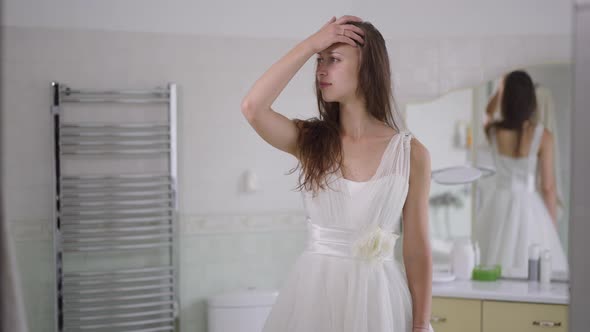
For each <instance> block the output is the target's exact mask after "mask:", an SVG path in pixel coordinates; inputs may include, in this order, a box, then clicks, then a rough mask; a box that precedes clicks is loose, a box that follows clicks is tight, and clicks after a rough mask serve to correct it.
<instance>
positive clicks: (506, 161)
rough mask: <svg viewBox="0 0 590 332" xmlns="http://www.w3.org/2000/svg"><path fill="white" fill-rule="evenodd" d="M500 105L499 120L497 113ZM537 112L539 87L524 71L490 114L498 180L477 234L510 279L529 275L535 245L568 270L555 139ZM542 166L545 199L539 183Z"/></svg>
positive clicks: (486, 256) (486, 258) (506, 82)
mask: <svg viewBox="0 0 590 332" xmlns="http://www.w3.org/2000/svg"><path fill="white" fill-rule="evenodd" d="M498 102H499V103H500V113H501V114H500V117H499V119H498V118H497V117H495V116H493V115H492V114H493V112H492V111H491V110H493V109H495V108H496V106H497V103H498ZM536 111H537V100H536V96H535V87H534V84H533V81H532V80H531V78H530V76H529V75H528V74H527V73H526V72H524V71H513V72H511V73H509V74H508V75H506V76H505V77H504V79H503V81H502V82H500V85H499V89H498V91H497V92H496V94H495V95H494V96H493V98H492V99H491V100H490V103H489V104H488V107H487V110H486V113H487V114H488V123H487V124H486V134H487V137H488V139H489V141H490V143H491V148H492V155H493V157H494V162H495V165H496V175H495V177H494V178H493V179H490V181H494V186H493V189H492V192H488V193H486V198H485V199H484V201H483V202H482V205H481V208H480V211H479V212H478V217H477V224H476V230H475V234H476V240H477V241H478V242H479V246H480V250H481V259H482V263H483V264H500V265H501V266H502V269H503V271H506V272H508V273H507V274H508V275H510V276H519V277H526V276H527V273H528V272H527V266H528V247H529V246H530V245H531V244H533V243H536V244H539V245H541V246H542V247H545V248H548V249H550V250H551V254H552V266H553V268H554V270H560V271H567V267H566V265H567V260H566V258H565V254H564V251H563V249H562V247H561V244H560V242H559V238H558V234H557V231H556V227H555V226H556V222H557V221H556V219H557V216H556V214H557V212H556V210H557V207H556V190H555V178H554V172H553V164H554V160H553V136H552V134H551V133H550V132H549V131H548V130H547V129H545V128H543V126H542V125H541V124H539V123H535V122H534V121H533V119H534V118H535V117H534V116H535V112H536ZM537 167H538V168H539V171H540V175H541V181H540V188H539V190H540V192H541V194H539V192H538V191H537V188H536V184H535V178H536V174H537Z"/></svg>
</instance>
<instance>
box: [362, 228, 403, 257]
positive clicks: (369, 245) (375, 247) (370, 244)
mask: <svg viewBox="0 0 590 332" xmlns="http://www.w3.org/2000/svg"><path fill="white" fill-rule="evenodd" d="M398 238H399V235H398V234H395V233H393V232H391V231H386V230H384V229H382V228H381V227H379V226H377V227H374V228H371V229H369V230H367V231H366V232H365V233H364V234H362V235H361V236H360V237H359V238H358V239H357V240H356V241H355V242H354V243H353V245H352V251H353V254H354V256H355V257H359V258H364V259H368V260H370V261H379V262H382V261H383V260H384V259H386V258H387V257H389V256H390V255H392V254H393V247H394V246H395V241H396V240H397V239H398Z"/></svg>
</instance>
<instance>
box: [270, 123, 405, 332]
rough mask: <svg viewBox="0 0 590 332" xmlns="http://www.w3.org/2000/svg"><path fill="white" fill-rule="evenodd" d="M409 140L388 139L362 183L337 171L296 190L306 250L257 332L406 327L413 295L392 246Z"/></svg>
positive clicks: (395, 331)
mask: <svg viewBox="0 0 590 332" xmlns="http://www.w3.org/2000/svg"><path fill="white" fill-rule="evenodd" d="M410 139H411V135H410V134H409V133H406V132H402V133H399V134H396V135H395V136H393V137H392V138H391V140H390V141H389V143H388V145H387V148H386V149H385V151H384V153H383V155H382V157H381V161H380V164H379V167H378V168H377V171H376V173H375V174H374V175H373V177H372V178H371V179H370V180H369V181H367V182H354V181H350V180H347V179H344V178H343V177H342V173H341V172H335V173H333V174H331V175H329V178H328V183H329V184H330V188H331V189H326V190H323V191H320V192H319V193H318V194H317V196H315V197H313V196H312V193H311V192H308V191H303V192H302V196H303V202H304V206H305V210H306V215H307V221H308V228H309V229H308V234H309V237H308V245H307V249H306V250H305V251H304V252H303V253H302V254H301V255H300V256H299V257H298V259H297V261H296V262H295V264H294V265H293V267H292V268H291V270H290V272H289V274H288V276H287V279H286V280H285V281H284V283H283V285H282V287H281V289H280V291H279V296H278V298H277V300H276V302H275V304H274V306H273V308H272V310H271V312H270V314H269V316H268V318H267V320H266V324H265V326H264V329H263V331H264V332H402V331H403V332H411V331H412V298H411V296H410V292H409V289H408V284H407V280H406V274H405V271H404V268H403V266H402V264H401V263H399V262H398V261H397V260H395V259H394V250H393V246H394V244H395V241H396V239H397V237H398V236H399V234H400V231H401V229H400V226H401V225H400V224H401V222H400V215H401V212H402V208H403V205H404V202H405V200H406V196H407V193H408V176H409V170H410Z"/></svg>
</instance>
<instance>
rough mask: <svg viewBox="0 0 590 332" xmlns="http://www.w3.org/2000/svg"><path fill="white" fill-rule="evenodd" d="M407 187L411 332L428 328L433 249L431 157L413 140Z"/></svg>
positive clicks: (406, 246) (405, 248)
mask: <svg viewBox="0 0 590 332" xmlns="http://www.w3.org/2000/svg"><path fill="white" fill-rule="evenodd" d="M410 147H411V153H410V165H411V167H410V187H409V190H408V197H407V198H406V202H405V205H404V209H403V229H404V237H403V239H404V240H403V241H404V243H403V259H404V265H405V267H406V275H407V278H408V286H409V288H410V293H411V294H412V312H413V319H414V322H413V326H414V329H413V330H414V331H416V332H417V331H425V330H424V328H426V331H427V330H428V327H429V325H430V310H431V304H432V250H431V248H430V235H429V232H428V196H429V195H430V154H429V153H428V150H427V149H426V148H425V147H424V145H422V144H421V143H420V142H418V141H417V140H416V139H412V141H411V146H410Z"/></svg>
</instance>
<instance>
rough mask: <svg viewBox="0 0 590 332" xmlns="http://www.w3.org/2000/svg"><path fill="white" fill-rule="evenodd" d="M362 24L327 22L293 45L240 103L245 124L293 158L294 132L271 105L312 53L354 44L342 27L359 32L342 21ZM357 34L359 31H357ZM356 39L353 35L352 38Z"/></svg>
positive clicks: (338, 21)
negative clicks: (341, 44)
mask: <svg viewBox="0 0 590 332" xmlns="http://www.w3.org/2000/svg"><path fill="white" fill-rule="evenodd" d="M350 21H362V20H361V19H360V18H357V17H354V16H343V17H341V18H339V19H338V20H336V18H335V17H333V18H332V19H330V21H328V23H326V24H325V25H324V26H323V27H322V28H321V29H320V30H319V31H318V32H316V33H315V34H313V35H312V36H310V37H309V38H307V39H305V40H304V41H302V42H300V43H299V44H297V45H296V46H295V47H294V48H293V49H291V50H290V51H289V53H287V54H286V55H285V56H283V57H282V58H281V59H280V60H279V61H277V62H276V63H274V64H273V65H272V66H271V67H270V68H269V69H268V70H267V71H266V72H265V73H264V74H263V75H262V76H261V77H260V78H259V79H258V80H257V81H256V82H255V83H254V85H253V86H252V88H250V91H249V92H248V94H247V95H246V96H245V97H244V99H243V100H242V105H241V106H242V107H241V108H242V113H243V114H244V116H245V117H246V119H247V120H248V123H250V125H251V126H252V127H253V128H254V130H256V132H257V133H258V135H260V137H262V138H263V139H264V140H265V141H266V142H268V143H269V144H270V145H272V146H274V147H276V148H277V149H279V150H282V151H285V152H288V153H290V154H292V155H294V156H295V157H297V135H298V129H297V127H296V125H295V123H294V122H293V120H289V119H288V118H287V117H285V116H284V115H282V114H280V113H277V112H275V111H274V110H273V109H272V108H271V106H272V104H273V102H274V101H275V100H276V99H277V97H278V96H279V94H280V93H281V92H282V91H283V89H284V88H285V87H286V86H287V84H288V83H289V81H290V80H291V79H292V78H293V76H295V74H296V73H297V71H299V69H301V67H303V65H304V64H305V62H307V60H308V59H309V58H310V57H311V56H313V55H314V54H315V53H317V52H320V51H322V50H323V49H325V48H327V47H329V46H330V45H332V44H333V43H335V42H345V43H347V44H351V45H353V46H354V45H355V43H354V40H353V39H351V38H350V37H346V36H343V35H341V34H340V33H341V32H342V31H343V29H344V28H346V29H348V30H353V31H355V32H357V33H362V30H361V29H360V28H357V27H356V26H353V25H346V24H345V23H346V22H350ZM359 31H360V32H359ZM352 37H353V38H355V39H357V38H356V36H352Z"/></svg>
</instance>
